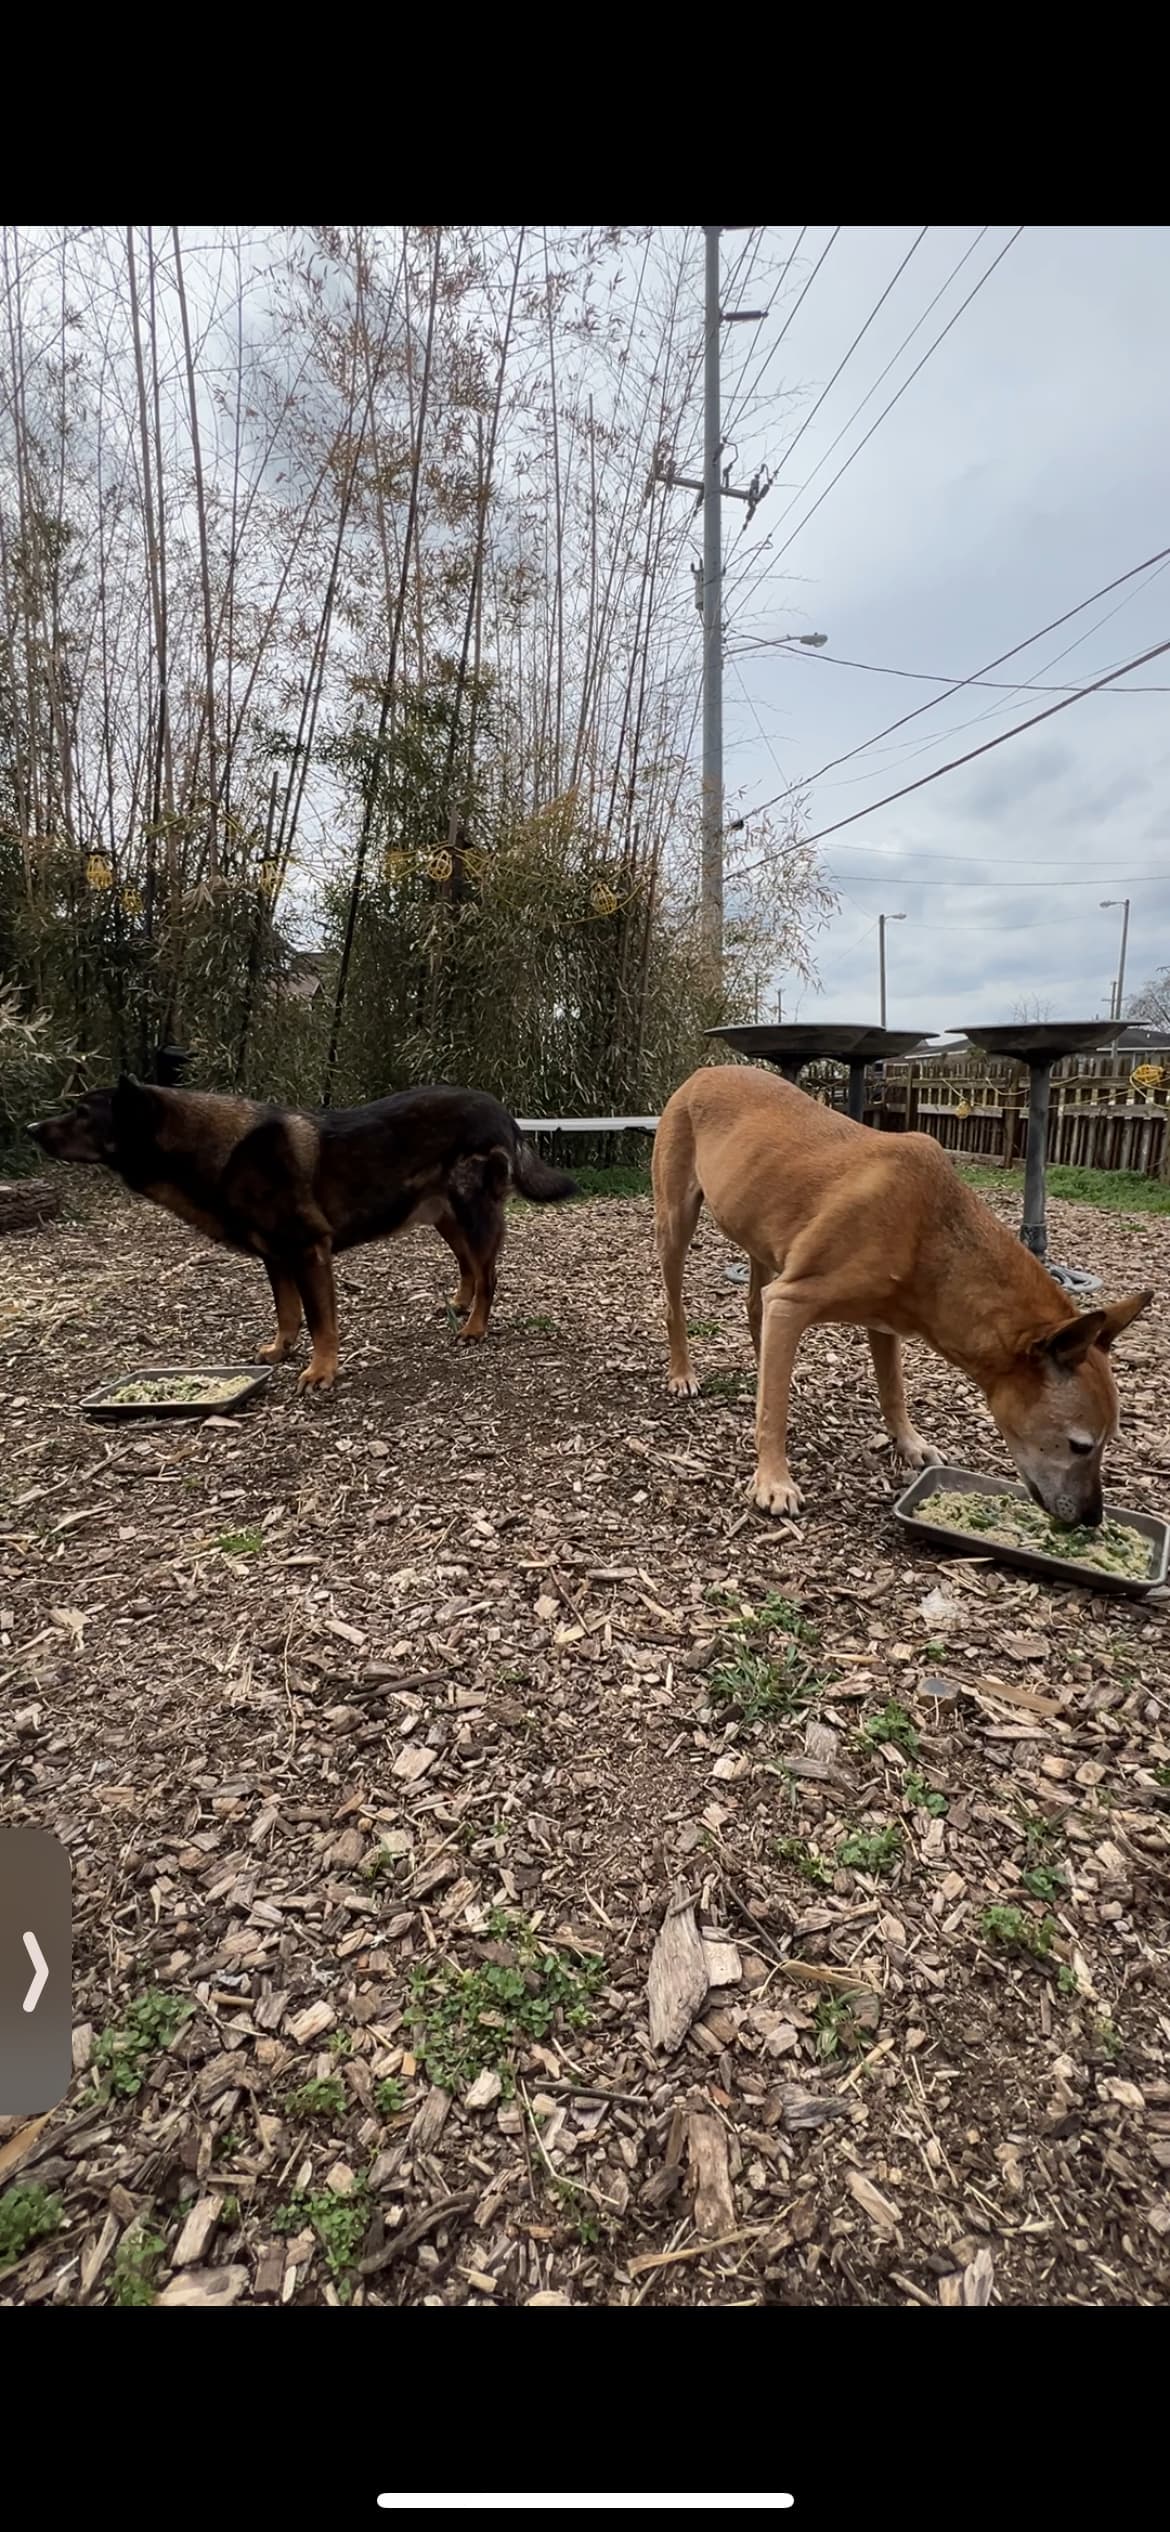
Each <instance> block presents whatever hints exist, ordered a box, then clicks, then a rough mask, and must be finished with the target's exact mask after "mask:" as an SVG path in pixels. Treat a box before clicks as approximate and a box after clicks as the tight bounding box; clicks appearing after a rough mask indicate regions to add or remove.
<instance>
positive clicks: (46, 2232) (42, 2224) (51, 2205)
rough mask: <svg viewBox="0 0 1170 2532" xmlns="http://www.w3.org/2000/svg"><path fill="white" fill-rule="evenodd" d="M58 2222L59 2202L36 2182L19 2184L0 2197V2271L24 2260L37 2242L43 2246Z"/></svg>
mask: <svg viewBox="0 0 1170 2532" xmlns="http://www.w3.org/2000/svg"><path fill="white" fill-rule="evenodd" d="M60 2222H61V2201H60V2199H59V2198H56V2197H54V2196H53V2194H52V2192H51V2190H48V2189H42V2188H40V2187H39V2185H38V2184H37V2182H35V2181H26V2182H24V2183H19V2182H18V2184H17V2186H16V2187H15V2188H14V2189H6V2190H5V2191H4V2195H3V2197H0V2268H8V2267H10V2266H11V2264H12V2262H13V2261H14V2260H18V2259H23V2258H24V2256H25V2253H26V2252H27V2251H31V2250H32V2249H33V2247H34V2244H36V2243H37V2242H46V2241H47V2240H48V2239H49V2236H50V2234H52V2233H55V2232H56V2231H57V2228H58V2226H59V2224H60Z"/></svg>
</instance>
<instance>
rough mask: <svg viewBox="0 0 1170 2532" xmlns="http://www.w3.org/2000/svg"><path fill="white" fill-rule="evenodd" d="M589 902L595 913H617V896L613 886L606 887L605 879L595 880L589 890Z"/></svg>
mask: <svg viewBox="0 0 1170 2532" xmlns="http://www.w3.org/2000/svg"><path fill="white" fill-rule="evenodd" d="M589 903H590V905H591V906H592V908H593V911H594V913H595V914H616V913H617V910H618V901H617V898H616V897H615V895H614V893H613V890H612V888H607V887H606V885H605V881H604V880H603V879H597V880H595V881H594V883H593V886H592V888H591V889H590V891H589Z"/></svg>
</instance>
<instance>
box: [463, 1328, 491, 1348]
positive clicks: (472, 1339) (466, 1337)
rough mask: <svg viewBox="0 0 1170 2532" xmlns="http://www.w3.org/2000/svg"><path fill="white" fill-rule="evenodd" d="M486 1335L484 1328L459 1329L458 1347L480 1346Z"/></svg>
mask: <svg viewBox="0 0 1170 2532" xmlns="http://www.w3.org/2000/svg"><path fill="white" fill-rule="evenodd" d="M486 1335H487V1329H486V1328H460V1330H459V1337H458V1342H459V1344H460V1345H482V1343H483V1340H484V1338H485V1336H486Z"/></svg>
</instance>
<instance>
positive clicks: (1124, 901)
mask: <svg viewBox="0 0 1170 2532" xmlns="http://www.w3.org/2000/svg"><path fill="white" fill-rule="evenodd" d="M1100 905H1101V912H1102V914H1104V913H1106V912H1107V911H1108V908H1109V907H1110V906H1120V907H1121V956H1120V958H1119V959H1118V962H1117V982H1116V984H1115V985H1114V988H1113V1000H1112V1002H1111V1003H1110V1005H1109V1017H1110V1019H1111V1020H1120V1018H1121V1016H1122V1011H1121V1005H1122V997H1123V995H1124V993H1125V950H1126V943H1127V942H1128V940H1129V898H1128V897H1102V898H1101V900H1100Z"/></svg>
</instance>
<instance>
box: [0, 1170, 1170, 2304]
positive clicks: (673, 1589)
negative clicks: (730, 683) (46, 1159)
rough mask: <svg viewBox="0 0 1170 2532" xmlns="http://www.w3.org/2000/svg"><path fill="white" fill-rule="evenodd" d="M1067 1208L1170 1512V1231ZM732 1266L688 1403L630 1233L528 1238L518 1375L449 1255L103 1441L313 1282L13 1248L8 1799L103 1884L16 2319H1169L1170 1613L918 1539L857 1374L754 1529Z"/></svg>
mask: <svg viewBox="0 0 1170 2532" xmlns="http://www.w3.org/2000/svg"><path fill="white" fill-rule="evenodd" d="M76 1189H77V1179H76V1177H75V1176H72V1177H71V1179H70V1182H69V1190H68V1201H69V1202H70V1203H71V1204H75V1203H76ZM1005 1210H1006V1212H1007V1214H1008V1217H1009V1218H1010V1214H1011V1206H1010V1204H1009V1205H1008V1206H1007V1207H1006V1208H1005ZM1051 1213H1052V1221H1051V1231H1052V1238H1053V1249H1054V1254H1055V1255H1057V1256H1061V1257H1067V1258H1069V1259H1070V1260H1073V1261H1075V1262H1077V1263H1079V1264H1082V1265H1087V1266H1090V1267H1091V1268H1093V1269H1094V1271H1096V1272H1097V1273H1098V1274H1100V1275H1101V1276H1102V1277H1103V1279H1104V1282H1105V1285H1106V1287H1107V1290H1108V1291H1109V1292H1110V1293H1118V1292H1122V1291H1125V1290H1129V1289H1131V1288H1132V1287H1134V1286H1135V1285H1138V1284H1142V1283H1147V1282H1148V1283H1150V1284H1152V1285H1154V1286H1155V1288H1156V1290H1157V1292H1158V1294H1159V1299H1158V1301H1157V1303H1156V1304H1155V1306H1154V1309H1153V1311H1152V1312H1151V1314H1150V1316H1149V1317H1148V1318H1146V1319H1144V1320H1142V1321H1141V1322H1140V1323H1139V1325H1138V1326H1137V1327H1136V1328H1135V1329H1134V1330H1133V1332H1132V1335H1131V1337H1130V1338H1129V1340H1128V1341H1126V1342H1124V1343H1123V1345H1122V1347H1121V1348H1120V1349H1119V1378H1120V1383H1121V1387H1122V1394H1123V1423H1122V1435H1121V1439H1120V1442H1119V1444H1118V1446H1117V1449H1116V1451H1115V1454H1114V1457H1113V1462H1112V1470H1111V1479H1112V1492H1113V1494H1114V1496H1115V1498H1116V1500H1118V1501H1119V1502H1122V1503H1125V1504H1128V1505H1130V1506H1133V1507H1138V1508H1145V1509H1149V1510H1152V1511H1163V1510H1165V1507H1166V1503H1167V1498H1168V1496H1170V1483H1168V1480H1170V1330H1168V1325H1167V1316H1166V1306H1165V1303H1164V1301H1163V1299H1162V1295H1163V1294H1164V1293H1165V1292H1166V1290H1167V1285H1168V1278H1167V1275H1166V1271H1165V1269H1166V1265H1167V1257H1168V1244H1170V1223H1167V1222H1166V1221H1164V1220H1161V1219H1156V1218H1154V1219H1149V1218H1137V1217H1119V1216H1108V1215H1103V1214H1099V1213H1096V1212H1094V1211H1092V1210H1090V1209H1089V1208H1085V1207H1072V1206H1066V1205H1059V1204H1054V1205H1053V1206H1052V1208H1051ZM730 1262H731V1253H730V1252H729V1251H728V1249H727V1248H726V1246H725V1244H724V1243H723V1241H722V1240H721V1239H720V1238H719V1236H718V1235H717V1234H716V1233H715V1232H714V1230H713V1229H712V1228H711V1227H710V1226H709V1225H705V1226H704V1227H703V1229H702V1230H701V1232H700V1236H699V1239H698V1240H697V1242H696V1246H695V1250H694V1252H693V1257H692V1264H691V1269H690V1274H689V1279H688V1306H689V1308H690V1311H691V1315H692V1319H693V1321H694V1322H696V1323H697V1325H698V1326H699V1328H700V1330H701V1333H699V1334H697V1335H696V1337H695V1340H694V1343H695V1352H696V1357H697V1360H698V1363H699V1366H700V1369H701V1371H702V1372H703V1374H704V1377H705V1383H706V1386H705V1392H704V1394H703V1395H702V1396H701V1397H700V1398H698V1399H697V1400H695V1401H694V1402H692V1403H690V1404H680V1403H676V1402H672V1401H671V1400H670V1399H669V1398H668V1397H667V1395H666V1391H665V1348H664V1342H663V1336H662V1328H661V1312H660V1304H659V1298H658V1292H657V1286H656V1279H655V1273H654V1268H653V1263H652V1250H651V1240H650V1211H649V1205H648V1203H647V1202H646V1201H644V1200H642V1199H625V1200H620V1201H617V1200H615V1201H609V1202H600V1203H594V1204H591V1205H588V1206H584V1205H583V1206H573V1207H569V1208H566V1209H564V1210H558V1211H543V1212H541V1211H537V1210H518V1211H517V1212H516V1214H515V1216H514V1218H513V1220H512V1223H511V1227H510V1235H509V1243H508V1248H507V1251H506V1254H505V1259H504V1263H503V1270H502V1275H501V1289H500V1298H499V1303H498V1307H497V1315H496V1319H495V1321H494V1323H493V1328H492V1333H491V1336H490V1339H489V1341H488V1343H487V1344H486V1345H485V1346H483V1347H480V1348H478V1349H477V1348H470V1347H466V1348H465V1347H462V1346H460V1345H458V1344H457V1343H456V1342H455V1336H454V1326H453V1323H452V1321H451V1318H450V1315H449V1313H448V1311H447V1309H446V1307H445V1303H444V1298H443V1296H444V1293H445V1290H446V1287H447V1284H448V1282H449V1279H450V1260H449V1259H448V1256H447V1253H446V1251H445V1250H444V1249H442V1248H441V1247H440V1244H439V1242H438V1241H437V1240H435V1239H434V1238H433V1236H431V1235H429V1234H419V1235H414V1234H412V1235H410V1236H409V1237H408V1239H407V1240H405V1241H403V1242H400V1243H398V1244H397V1245H389V1246H385V1247H382V1248H379V1249H373V1250H368V1251H365V1252H362V1253H360V1254H358V1255H357V1256H354V1257H350V1258H346V1259H345V1260H344V1261H343V1263H342V1268H341V1278H340V1280H341V1336H342V1378H341V1380H340V1383H339V1385H338V1388H337V1390H336V1392H335V1393H334V1394H333V1396H332V1397H330V1398H328V1399H325V1400H321V1401H309V1400H302V1399H300V1398H298V1396H297V1393H296V1387H295V1373H294V1371H293V1370H291V1369H286V1370H282V1371H280V1372H278V1373H277V1374H276V1375H275V1376H274V1378H273V1380H272V1382H271V1383H270V1385H269V1388H268V1390H267V1392H266V1393H265V1394H264V1396H263V1397H262V1399H261V1401H260V1403H259V1404H258V1405H257V1406H256V1407H255V1408H254V1409H251V1410H249V1411H246V1412H245V1413H243V1414H242V1415H239V1416H236V1417H225V1418H222V1419H219V1418H212V1419H211V1420H210V1421H208V1422H207V1423H204V1424H202V1425H200V1424H193V1423H177V1424H176V1423H171V1424H162V1423H152V1424H150V1425H148V1426H146V1427H144V1428H138V1427H133V1428H117V1429H109V1428H100V1427H97V1426H94V1425H92V1424H88V1423H85V1422H83V1421H82V1420H81V1419H80V1418H79V1416H78V1414H77V1409H76V1402H77V1400H78V1399H79V1398H80V1397H81V1396H83V1395H84V1394H85V1393H86V1392H87V1391H89V1390H91V1389H93V1388H94V1387H96V1386H97V1384H98V1383H99V1382H100V1381H102V1380H104V1379H108V1378H113V1377H114V1376H116V1375H117V1374H118V1373H120V1372H123V1371H129V1370H132V1369H135V1368H137V1367H138V1366H139V1365H140V1364H142V1363H144V1362H149V1361H150V1360H152V1359H153V1360H156V1361H168V1360H169V1361H180V1360H187V1361H191V1362H203V1363H206V1362H209V1361H216V1360H222V1361H224V1362H229V1363H230V1362H236V1361H239V1360H241V1359H246V1357H247V1355H248V1354H249V1353H250V1352H251V1349H252V1347H253V1345H254V1344H255V1342H256V1341H257V1339H258V1338H259V1337H261V1336H262V1335H266V1334H267V1332H268V1330H267V1325H266V1316H267V1290H266V1287H265V1285H264V1283H263V1279H262V1278H261V1277H260V1276H258V1275H257V1273H256V1272H255V1271H254V1270H253V1269H252V1268H250V1267H249V1266H248V1265H247V1264H246V1263H245V1262H243V1261H240V1260H237V1259H233V1258H230V1257H227V1256H225V1255H222V1254H220V1253H219V1252H216V1251H214V1250H212V1249H210V1248H208V1247H207V1246H205V1245H202V1244H200V1243H199V1242H198V1241H197V1240H196V1239H195V1238H193V1237H192V1236H191V1235H190V1234H188V1233H186V1232H184V1231H183V1230H182V1229H181V1228H180V1227H179V1226H178V1225H177V1224H174V1223H172V1222H170V1221H169V1220H167V1219H166V1218H165V1217H164V1216H162V1215H160V1214H157V1213H154V1212H152V1211H151V1210H150V1209H149V1208H147V1207H145V1206H133V1205H132V1204H131V1203H130V1202H129V1201H127V1200H124V1199H122V1198H121V1197H120V1196H115V1195H112V1194H111V1195H109V1196H106V1195H102V1196H100V1197H95V1198H94V1199H93V1200H92V1204H91V1209H89V1210H87V1211H86V1213H85V1215H84V1218H79V1217H78V1216H77V1214H76V1212H74V1214H73V1216H72V1218H68V1219H67V1220H66V1221H64V1222H63V1223H59V1224H57V1225H55V1226H52V1227H47V1228H45V1229H43V1230H33V1231H30V1232H28V1233H26V1234H22V1235H21V1236H20V1237H19V1238H12V1239H7V1240H5V1242H4V1243H3V1247H2V1249H0V1334H2V1337H3V1349H2V1361H0V1388H2V1390H3V1395H2V1396H0V1414H2V1418H3V1430H4V1437H5V1439H4V1454H3V1465H2V1468H0V1793H2V1801H3V1812H2V1817H3V1820H4V1821H5V1822H6V1823H7V1824H9V1825H12V1824H16V1823H28V1824H33V1825H40V1826H44V1827H48V1828H52V1829H54V1830H55V1831H56V1832H57V1833H58V1834H59V1835H60V1836H62V1837H63V1838H64V1839H65V1840H66V1842H67V1844H68V1846H69V1850H70V1854H71V1859H72V1868H73V1887H74V2022H75V2031H74V2059H75V2079H74V2083H73V2086H72V2089H71V2091H70V2093H69V2096H68V2098H67V2100H66V2101H65V2102H64V2103H62V2105H61V2106H60V2108H59V2109H57V2110H55V2111H54V2112H52V2113H51V2114H50V2115H49V2117H48V2118H46V2119H44V2120H16V2119H9V2120H6V2121H3V2122H0V2193H2V2194H0V2256H5V2257H7V2260H8V2265H7V2266H6V2267H4V2268H0V2301H2V2302H7V2303H31V2302H50V2303H63V2304H73V2303H86V2302H88V2303H99V2304H100V2303H107V2302H115V2303H119V2304H121V2303H128V2302H134V2301H139V2300H150V2299H151V2298H153V2299H155V2300H158V2301H161V2302H162V2303H164V2304H168V2303H177V2302H194V2303H215V2302H225V2303H230V2302H236V2301H242V2302H245V2303H247V2302H285V2303H290V2302H291V2303H300V2304H309V2303H321V2302H325V2303H330V2304H336V2303H339V2302H347V2301H352V2302H355V2303H369V2304H376V2303H383V2304H385V2303H402V2304H411V2303H418V2302H424V2303H428V2302H429V2303H442V2304H446V2303H493V2302H494V2303H501V2304H514V2303H521V2304H525V2303H534V2302H535V2303H552V2304H562V2303H580V2304H589V2303H598V2304H605V2303H617V2304H627V2303H630V2304H632V2303H643V2304H665V2303H674V2304H680V2303H682V2304H692V2303H693V2304H704V2303H718V2304H732V2305H734V2304H760V2303H781V2304H788V2303H820V2304H866V2303H881V2304H898V2303H916V2304H922V2303H926V2304H930V2305H938V2304H940V2303H942V2304H951V2303H963V2302H976V2303H980V2302H986V2301H988V2300H992V2301H999V2302H1003V2303H1038V2304H1048V2303H1079V2304H1088V2305H1100V2304H1117V2303H1140V2304H1153V2303H1157V2302H1161V2301H1163V2300H1164V2299H1165V2295H1166V2292H1167V2287H1168V2285H1170V2256H1168V2254H1170V2242H1168V2236H1170V2199H1168V2195H1167V2174H1168V2169H1170V1995H1168V1992H1167V1966H1166V1964H1167V1957H1168V1953H1167V1905H1166V1901H1167V1887H1168V1877H1170V1836H1168V1825H1170V1823H1168V1807H1170V1728H1168V1723H1167V1711H1166V1694H1167V1692H1166V1670H1167V1661H1166V1654H1167V1623H1168V1621H1167V1611H1166V1608H1165V1607H1164V1606H1162V1605H1159V1604H1147V1605H1136V1604H1133V1603H1127V1602H1123V1601H1119V1600H1115V1599H1111V1598H1109V1597H1107V1596H1106V1595H1104V1594H1097V1593H1093V1592H1092V1591H1090V1590H1083V1589H1080V1590H1078V1589H1075V1588H1068V1589H1061V1588H1052V1587H1050V1586H1048V1585H1045V1584H1039V1583H1037V1582H1035V1581H1033V1580H1031V1579H1030V1578H1028V1577H1027V1576H1024V1575H1021V1574H1018V1573H1014V1572H1012V1571H1010V1570H1007V1569H1004V1568H1000V1567H997V1566H996V1565H995V1564H993V1563H991V1562H989V1561H988V1560H986V1559H984V1558H979V1557H975V1558H972V1559H969V1560H963V1561H958V1562H956V1561H955V1560H953V1559H950V1558H942V1557H934V1556H932V1555H931V1554H930V1553H929V1552H924V1551H922V1550H920V1549H917V1548H913V1547H910V1546H909V1545H908V1544H907V1543H906V1541H905V1540H904V1538H903V1537H902V1536H901V1534H900V1533H899V1531H898V1529H897V1527H896V1525H895V1523H894V1522H893V1520H892V1519H891V1504H892V1502H893V1500H894V1497H895V1494H896V1493H897V1491H898V1490H899V1485H900V1482H904V1481H900V1480H899V1479H898V1477H897V1474H896V1472H895V1471H894V1470H893V1469H892V1468H891V1466H890V1462H889V1460H888V1457H887V1456H886V1453H885V1451H884V1449H883V1448H882V1446H881V1428H880V1421H879V1417H878V1412H877V1404H876V1398H875V1395H874V1393H873V1389H872V1384H871V1377H870V1369H869V1358H868V1352H867V1349H866V1347H865V1343H864V1339H863V1338H862V1337H861V1336H860V1335H856V1336H855V1335H853V1334H852V1333H846V1332H841V1331H819V1332H817V1333H816V1334H814V1336H813V1337H812V1338H811V1339H809V1340H807V1341H806V1343H805V1345H804V1347H803V1348H802V1352H801V1357H800V1361H799V1364H798V1371H797V1380H796V1399H795V1424H794V1436H793V1460H794V1467H795V1470H796V1474H797V1476H798V1478H799V1481H800V1482H801V1484H802V1485H803V1486H804V1488H805V1489H806V1494H807V1505H806V1511H805V1513H804V1514H803V1515H802V1517H801V1519H800V1521H799V1522H795V1521H793V1522H779V1523H772V1524H769V1523H768V1522H767V1521H766V1520H764V1519H763V1518H762V1517H761V1516H759V1515H758V1514H755V1513H753V1512H751V1511H749V1509H748V1507H747V1505H746V1502H745V1499H744V1494H743V1487H744V1483H745V1481H746V1479H747V1477H748V1475H749V1473H750V1468H751V1460H752V1451H751V1412H752V1386H753V1384H752V1379H751V1353H750V1347H749V1343H748V1338H747V1329H746V1322H745V1311H744V1293H743V1291H742V1289H737V1288H736V1287H734V1286H733V1285H732V1284H731V1283H730V1282H729V1280H728V1277H727V1267H728V1265H729V1263H730ZM909 1375H910V1376H909V1389H910V1396H911V1401H912V1409H913V1412H914V1414H915V1418H916V1421H917V1422H918V1423H919V1424H920V1426H921V1427H922V1429H923V1430H925V1431H926V1432H927V1433H928V1434H929V1436H930V1438H931V1439H932V1440H934V1441H935V1442H936V1443H937V1444H938V1445H939V1446H940V1447H941V1448H943V1449H944V1450H945V1452H946V1455H947V1456H948V1458H953V1459H955V1460H957V1461H959V1462H961V1463H963V1464H967V1465H974V1466H978V1467H987V1468H992V1469H995V1468H1002V1469H1003V1470H1004V1472H1005V1474H1006V1473H1007V1467H1006V1461H1005V1459H1004V1456H1003V1453H1002V1451H1001V1448H1000V1445H999V1443H998V1440H997V1437H996V1435H995V1433H994V1431H993V1429H992V1427H991V1425H990V1423H989V1421H988V1419H987V1417H986V1415H985V1414H984V1412H983V1410H982V1408H981V1406H980V1403H979V1401H978V1400H977V1399H976V1398H975V1396H974V1395H973V1393H971V1392H970V1391H969V1390H968V1389H966V1388H965V1387H964V1386H963V1384H962V1383H960V1381H959V1380H958V1379H957V1378H956V1377H955V1376H954V1375H952V1374H951V1372H950V1371H949V1370H948V1369H947V1368H946V1366H945V1365H943V1364H941V1363H938V1362H936V1361H934V1360H933V1359H932V1358H930V1357H928V1356H927V1355H926V1354H925V1353H922V1352H918V1351H917V1350H916V1351H915V1352H914V1354H913V1356H912V1358H911V1362H910V1366H909ZM19 2193H23V2194H19ZM6 2210H7V2214H6ZM41 2226H43V2227H44V2228H45V2229H39V2228H40V2227H41ZM22 2228H24V2229H23V2230H22ZM5 2245H6V2246H7V2247H6V2248H5V2247H4V2246H5Z"/></svg>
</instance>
